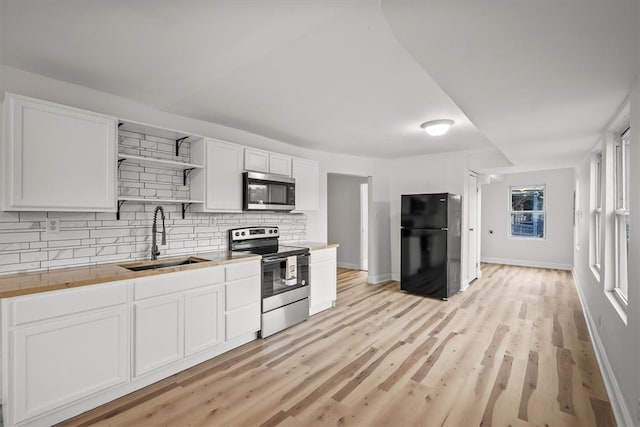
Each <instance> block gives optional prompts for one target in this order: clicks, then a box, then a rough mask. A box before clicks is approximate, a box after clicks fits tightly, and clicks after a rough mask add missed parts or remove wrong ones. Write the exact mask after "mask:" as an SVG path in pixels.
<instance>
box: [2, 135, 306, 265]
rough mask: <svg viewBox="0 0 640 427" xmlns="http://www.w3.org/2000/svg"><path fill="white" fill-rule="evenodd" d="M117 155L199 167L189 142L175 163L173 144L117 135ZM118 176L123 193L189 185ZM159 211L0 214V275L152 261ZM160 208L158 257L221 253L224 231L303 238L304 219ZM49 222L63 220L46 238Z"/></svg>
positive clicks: (169, 191) (145, 173)
mask: <svg viewBox="0 0 640 427" xmlns="http://www.w3.org/2000/svg"><path fill="white" fill-rule="evenodd" d="M120 150H121V152H127V153H128V154H137V155H143V156H150V157H155V158H163V159H167V160H179V161H183V162H192V163H200V160H199V159H190V158H189V150H188V144H183V145H182V147H181V151H180V157H179V158H177V159H176V157H175V156H174V154H175V153H174V151H175V142H174V141H171V140H167V139H163V138H158V137H154V136H145V135H142V134H136V133H131V132H121V133H120ZM118 175H119V179H118V183H119V190H118V191H119V194H121V195H129V196H136V197H157V198H174V199H183V198H184V199H187V198H189V185H188V183H187V186H183V185H182V172H181V171H179V170H178V171H176V170H170V169H160V168H157V167H147V166H142V165H138V164H135V163H127V162H125V163H123V164H122V165H121V167H120V169H119V171H118ZM156 205H157V203H155V202H152V201H150V202H149V203H133V202H126V203H125V204H124V205H123V206H122V208H121V217H120V218H121V219H120V220H119V221H117V220H116V215H115V213H104V212H98V213H72V212H70V213H65V212H1V211H0V274H8V273H18V272H26V271H38V270H48V269H54V268H61V267H72V266H80V265H92V264H100V263H106V262H120V261H133V260H139V259H145V258H149V256H150V253H151V224H152V221H153V211H154V209H155V207H156ZM162 207H163V208H164V210H165V213H166V217H167V218H166V220H165V225H166V228H167V245H166V246H160V251H161V255H160V256H161V257H163V256H179V255H187V254H193V253H195V252H206V251H218V250H226V249H227V247H228V243H227V230H229V229H231V228H236V227H243V226H250V225H277V226H279V227H280V234H281V237H280V239H281V241H283V242H286V241H289V242H290V241H296V240H305V239H306V227H307V219H306V216H305V215H304V214H288V213H272V212H269V213H253V212H251V213H236V214H227V213H214V214H209V213H191V212H189V211H187V213H186V216H185V219H182V212H181V205H179V204H168V203H164V204H162ZM47 218H60V231H59V232H58V233H56V234H51V233H45V221H46V219H47ZM161 223H162V221H160V220H159V224H161ZM158 237H160V236H158Z"/></svg>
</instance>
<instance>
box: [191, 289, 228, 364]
mask: <svg viewBox="0 0 640 427" xmlns="http://www.w3.org/2000/svg"><path fill="white" fill-rule="evenodd" d="M184 315H185V353H186V355H187V356H189V355H192V354H195V353H197V352H199V351H202V350H205V349H208V348H211V347H214V346H216V345H218V344H221V343H223V342H224V284H223V283H221V284H219V285H215V286H208V287H206V288H205V289H198V290H195V291H190V292H187V293H186V294H185V308H184Z"/></svg>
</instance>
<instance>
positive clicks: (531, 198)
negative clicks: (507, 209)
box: [511, 186, 544, 211]
mask: <svg viewBox="0 0 640 427" xmlns="http://www.w3.org/2000/svg"><path fill="white" fill-rule="evenodd" d="M543 209H544V187H542V186H541V187H523V188H516V187H514V188H512V189H511V210H512V211H541V210H543Z"/></svg>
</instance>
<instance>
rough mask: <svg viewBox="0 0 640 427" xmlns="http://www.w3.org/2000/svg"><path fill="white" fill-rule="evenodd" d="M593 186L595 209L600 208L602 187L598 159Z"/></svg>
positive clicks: (600, 166) (600, 167)
mask: <svg viewBox="0 0 640 427" xmlns="http://www.w3.org/2000/svg"><path fill="white" fill-rule="evenodd" d="M595 169H596V170H595V172H596V173H595V182H594V183H593V184H594V185H595V190H596V208H600V207H601V206H602V185H601V182H600V177H601V176H602V161H601V159H600V158H598V160H597V161H596V165H595Z"/></svg>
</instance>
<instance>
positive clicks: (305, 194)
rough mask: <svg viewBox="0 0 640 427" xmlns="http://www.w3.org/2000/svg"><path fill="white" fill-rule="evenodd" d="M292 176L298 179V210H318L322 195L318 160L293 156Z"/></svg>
mask: <svg viewBox="0 0 640 427" xmlns="http://www.w3.org/2000/svg"><path fill="white" fill-rule="evenodd" d="M292 164H293V168H292V176H293V178H295V180H296V209H295V210H296V211H317V210H318V199H319V197H320V167H319V165H318V162H314V161H313V160H307V159H298V158H295V157H294V158H293V161H292Z"/></svg>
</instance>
